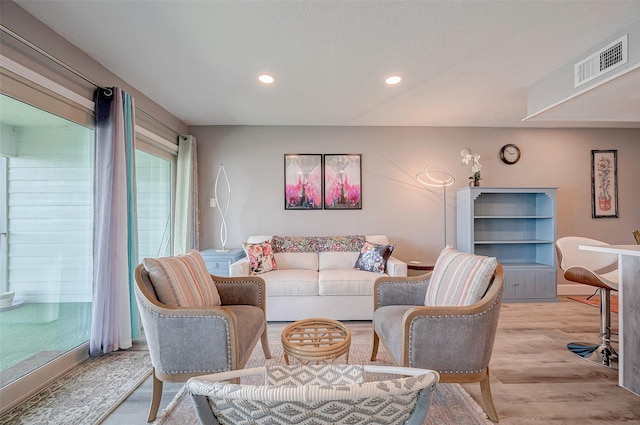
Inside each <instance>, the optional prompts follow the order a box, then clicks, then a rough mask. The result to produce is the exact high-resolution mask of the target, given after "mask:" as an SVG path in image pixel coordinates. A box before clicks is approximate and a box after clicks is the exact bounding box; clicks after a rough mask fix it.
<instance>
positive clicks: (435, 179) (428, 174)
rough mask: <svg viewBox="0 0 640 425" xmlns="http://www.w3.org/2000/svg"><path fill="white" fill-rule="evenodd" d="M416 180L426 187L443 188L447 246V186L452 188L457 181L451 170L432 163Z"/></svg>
mask: <svg viewBox="0 0 640 425" xmlns="http://www.w3.org/2000/svg"><path fill="white" fill-rule="evenodd" d="M416 180H418V182H420V183H421V184H422V185H424V186H428V187H441V188H442V204H443V206H444V245H445V246H447V186H451V185H452V184H453V183H454V182H455V181H456V179H455V178H454V177H453V172H452V171H451V168H449V167H447V166H446V165H444V164H441V163H439V162H431V163H429V164H427V165H426V166H425V167H424V170H422V171H420V172H419V173H418V174H416Z"/></svg>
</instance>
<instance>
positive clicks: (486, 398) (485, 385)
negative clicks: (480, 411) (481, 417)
mask: <svg viewBox="0 0 640 425" xmlns="http://www.w3.org/2000/svg"><path fill="white" fill-rule="evenodd" d="M480 392H481V393H482V401H483V402H484V409H485V412H486V413H487V416H489V419H490V420H491V421H492V422H496V423H497V422H499V420H498V413H497V412H496V407H495V406H494V405H493V397H492V396H491V386H490V385H489V368H488V367H487V370H486V374H485V376H484V378H483V379H482V380H481V381H480Z"/></svg>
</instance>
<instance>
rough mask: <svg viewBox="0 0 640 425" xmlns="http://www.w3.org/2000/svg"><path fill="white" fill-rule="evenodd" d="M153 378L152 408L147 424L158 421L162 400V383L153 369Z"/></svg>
mask: <svg viewBox="0 0 640 425" xmlns="http://www.w3.org/2000/svg"><path fill="white" fill-rule="evenodd" d="M151 376H152V377H153V396H152V397H151V407H150V408H149V417H148V418H147V422H153V421H155V420H156V416H157V415H158V409H159V408H160V401H161V400H162V381H161V380H159V379H158V378H157V377H156V370H155V369H153V372H152V373H151Z"/></svg>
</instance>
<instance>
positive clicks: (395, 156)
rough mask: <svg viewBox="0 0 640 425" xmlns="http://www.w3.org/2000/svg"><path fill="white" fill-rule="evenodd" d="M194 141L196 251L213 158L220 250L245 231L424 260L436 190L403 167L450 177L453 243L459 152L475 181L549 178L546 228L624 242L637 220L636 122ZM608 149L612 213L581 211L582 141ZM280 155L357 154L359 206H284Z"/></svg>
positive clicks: (207, 220)
mask: <svg viewBox="0 0 640 425" xmlns="http://www.w3.org/2000/svg"><path fill="white" fill-rule="evenodd" d="M190 132H191V134H193V135H194V136H195V137H196V138H197V141H198V162H199V173H200V175H199V182H200V195H199V198H200V199H199V200H200V206H201V211H200V220H201V235H202V247H203V248H212V247H213V248H219V247H220V216H219V212H218V211H217V210H216V209H215V208H210V207H209V198H212V197H213V186H214V182H215V176H216V173H217V170H218V167H219V165H220V163H224V166H225V168H226V171H227V174H228V176H229V180H230V183H231V191H232V196H231V205H230V207H229V214H228V217H227V221H228V232H229V236H228V241H227V247H240V245H241V243H242V242H243V241H244V240H245V239H246V237H247V236H248V235H250V234H282V235H338V234H346V233H351V234H354V233H357V234H375V233H382V234H386V235H388V236H389V238H390V239H391V241H392V242H393V243H395V244H396V245H397V247H396V251H395V252H394V255H395V256H397V257H398V258H401V259H403V260H406V261H409V260H424V261H434V260H435V258H437V255H438V253H439V252H440V250H441V249H442V247H443V244H444V217H443V203H442V190H441V189H439V188H436V189H433V188H432V189H429V188H425V187H423V186H422V185H420V184H419V183H418V182H417V181H416V179H415V175H416V173H417V172H419V171H421V170H422V169H423V168H424V166H425V165H426V164H428V163H431V162H441V163H444V164H446V165H448V166H449V167H450V168H451V169H452V170H453V172H454V175H455V177H456V182H455V183H454V185H453V186H452V187H450V188H449V189H448V191H447V223H448V226H447V227H448V232H447V241H448V243H449V244H451V245H453V246H455V243H456V222H455V213H456V208H455V206H456V198H455V196H456V195H455V192H456V189H457V188H461V187H464V186H466V185H467V184H468V180H467V179H468V177H469V176H470V175H471V171H470V166H468V165H464V164H462V163H461V157H460V150H461V149H462V148H465V147H468V148H470V149H471V150H472V151H473V152H474V153H479V154H480V155H481V159H480V163H481V164H482V166H483V170H482V177H483V180H482V181H481V184H482V185H483V186H493V187H536V186H545V187H557V188H559V190H558V236H559V237H561V236H567V235H583V236H589V237H593V238H596V239H601V240H604V241H607V242H609V243H617V244H633V243H634V239H633V236H632V234H631V231H632V230H633V229H635V228H640V190H638V185H639V184H640V167H638V159H640V130H638V129H616V130H606V129H497V128H420V127H278V126H273V127H269V126H256V127H242V126H238V127H231V126H230V127H226V126H219V127H216V126H202V127H191V128H190ZM506 143H515V144H517V145H518V146H520V148H521V150H522V158H521V160H520V161H519V162H518V163H517V164H515V165H505V164H503V163H502V162H501V161H500V159H499V157H498V152H499V150H500V147H501V146H503V145H504V144H506ZM592 149H617V150H618V180H619V188H618V189H619V211H620V217H619V218H613V219H612V218H609V219H592V218H591V150H592ZM285 153H359V154H362V168H363V169H362V185H363V187H362V196H363V207H362V210H348V211H344V210H339V211H338V210H333V211H327V210H320V211H299V210H285V209H284V171H283V169H284V158H283V156H284V154H285Z"/></svg>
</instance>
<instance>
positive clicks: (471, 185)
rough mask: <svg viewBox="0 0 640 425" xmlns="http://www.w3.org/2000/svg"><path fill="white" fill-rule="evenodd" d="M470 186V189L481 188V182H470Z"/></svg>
mask: <svg viewBox="0 0 640 425" xmlns="http://www.w3.org/2000/svg"><path fill="white" fill-rule="evenodd" d="M469 186H470V187H480V182H479V181H473V180H472V181H470V182H469Z"/></svg>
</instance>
